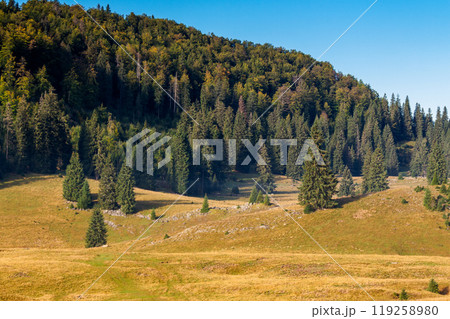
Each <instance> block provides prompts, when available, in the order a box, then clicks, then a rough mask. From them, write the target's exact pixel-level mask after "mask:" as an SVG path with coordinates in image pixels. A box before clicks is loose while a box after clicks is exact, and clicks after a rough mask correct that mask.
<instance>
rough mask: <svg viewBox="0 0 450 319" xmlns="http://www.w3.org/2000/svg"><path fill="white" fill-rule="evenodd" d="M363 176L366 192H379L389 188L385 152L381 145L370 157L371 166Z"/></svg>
mask: <svg viewBox="0 0 450 319" xmlns="http://www.w3.org/2000/svg"><path fill="white" fill-rule="evenodd" d="M363 178H364V180H363V189H364V191H365V192H368V193H371V192H379V191H383V190H385V189H388V188H389V186H388V181H387V172H386V167H385V164H384V157H383V152H382V151H381V148H380V147H377V148H376V149H375V151H374V152H373V154H372V156H371V158H370V167H369V169H368V171H367V172H366V175H364V176H363Z"/></svg>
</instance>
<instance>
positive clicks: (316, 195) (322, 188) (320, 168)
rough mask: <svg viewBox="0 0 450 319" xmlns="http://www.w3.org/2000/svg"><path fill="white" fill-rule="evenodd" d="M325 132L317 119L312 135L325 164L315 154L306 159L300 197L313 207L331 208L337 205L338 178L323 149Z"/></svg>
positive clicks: (302, 201)
mask: <svg viewBox="0 0 450 319" xmlns="http://www.w3.org/2000/svg"><path fill="white" fill-rule="evenodd" d="M322 134H323V133H322V132H321V130H320V128H319V127H318V125H317V121H316V122H315V123H314V125H313V126H312V128H311V137H312V138H313V140H314V142H315V144H316V146H317V147H318V148H319V150H320V153H321V155H322V158H323V159H324V161H325V165H319V163H318V162H317V161H316V159H315V157H314V156H311V157H312V160H311V161H306V162H305V163H304V164H303V165H304V168H303V170H304V174H303V178H302V185H301V186H300V187H299V190H300V193H299V195H298V199H299V202H300V204H302V205H310V206H311V208H312V209H317V208H329V207H333V206H335V205H336V203H335V201H333V199H332V198H333V195H334V194H335V193H336V185H337V179H336V177H335V176H334V174H333V172H332V171H331V169H330V167H329V165H328V163H327V162H328V159H327V156H326V152H325V151H324V150H323V149H321V147H322V144H323V135H322ZM310 155H312V154H310Z"/></svg>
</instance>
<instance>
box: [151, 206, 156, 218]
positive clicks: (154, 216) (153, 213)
mask: <svg viewBox="0 0 450 319" xmlns="http://www.w3.org/2000/svg"><path fill="white" fill-rule="evenodd" d="M150 218H151V219H152V220H156V212H155V209H154V208H153V209H152V212H151V214H150Z"/></svg>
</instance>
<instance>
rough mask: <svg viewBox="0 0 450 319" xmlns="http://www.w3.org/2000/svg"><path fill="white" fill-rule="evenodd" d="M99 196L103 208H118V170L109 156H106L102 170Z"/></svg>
mask: <svg viewBox="0 0 450 319" xmlns="http://www.w3.org/2000/svg"><path fill="white" fill-rule="evenodd" d="M98 198H99V202H100V207H101V208H102V209H107V210H113V209H116V208H117V201H116V198H117V196H116V172H115V169H114V166H113V164H112V163H111V159H110V158H109V157H107V158H106V161H105V164H104V166H103V168H102V171H101V176H100V187H99V194H98Z"/></svg>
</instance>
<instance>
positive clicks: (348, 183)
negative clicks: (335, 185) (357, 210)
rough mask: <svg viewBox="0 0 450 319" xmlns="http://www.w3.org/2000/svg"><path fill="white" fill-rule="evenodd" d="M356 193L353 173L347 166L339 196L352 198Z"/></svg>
mask: <svg viewBox="0 0 450 319" xmlns="http://www.w3.org/2000/svg"><path fill="white" fill-rule="evenodd" d="M354 192H355V185H354V184H353V177H352V173H351V172H350V170H349V169H348V167H347V166H345V168H344V174H343V176H342V180H341V185H340V186H339V192H338V195H339V196H350V195H353V194H354Z"/></svg>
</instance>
